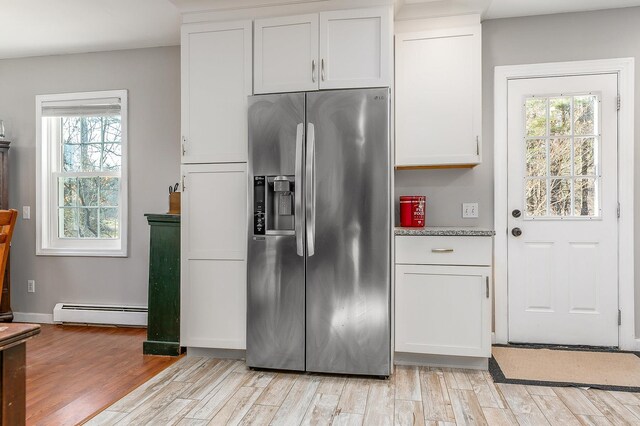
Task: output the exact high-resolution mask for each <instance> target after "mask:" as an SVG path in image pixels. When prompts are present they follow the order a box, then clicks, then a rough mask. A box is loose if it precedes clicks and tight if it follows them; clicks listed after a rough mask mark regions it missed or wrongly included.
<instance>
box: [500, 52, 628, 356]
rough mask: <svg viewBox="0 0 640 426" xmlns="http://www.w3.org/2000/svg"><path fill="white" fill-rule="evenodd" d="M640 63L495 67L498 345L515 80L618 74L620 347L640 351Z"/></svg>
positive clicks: (504, 307)
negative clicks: (639, 186)
mask: <svg viewBox="0 0 640 426" xmlns="http://www.w3.org/2000/svg"><path fill="white" fill-rule="evenodd" d="M634 62H635V61H634V58H617V59H603V60H592V61H575V62H552V63H543V64H525V65H513V66H498V67H495V74H494V132H495V135H494V226H495V230H496V236H495V253H494V255H495V265H494V269H495V270H494V277H495V278H494V286H495V293H494V294H495V301H494V306H495V342H496V343H507V342H508V332H509V327H508V320H509V317H508V289H507V287H508V286H507V280H508V278H507V264H508V263H507V250H508V248H507V213H506V212H507V210H508V209H507V177H508V173H507V125H508V124H507V88H508V83H509V80H515V79H523V78H536V77H560V76H567V75H589V74H603V73H615V74H618V93H619V94H620V99H621V102H620V111H619V112H618V201H619V202H620V219H619V221H618V253H619V255H618V300H619V302H618V303H619V304H618V306H619V309H620V311H621V325H620V327H619V330H618V333H619V339H618V342H619V347H620V349H623V350H629V351H638V350H640V339H638V338H637V337H636V330H635V309H636V306H635V276H634V214H635V212H634V207H633V204H634V192H633V191H634V189H633V187H634V93H635V92H634V78H635V71H634V67H635V63H634Z"/></svg>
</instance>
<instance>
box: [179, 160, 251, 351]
mask: <svg viewBox="0 0 640 426" xmlns="http://www.w3.org/2000/svg"><path fill="white" fill-rule="evenodd" d="M182 174H183V178H184V183H183V184H184V188H183V192H182V228H181V231H182V233H181V238H182V264H181V290H182V291H181V310H180V343H181V345H182V346H187V347H200V348H216V349H245V346H246V343H245V342H246V330H245V328H246V288H247V284H246V283H247V281H246V276H247V272H246V271H247V269H246V247H247V231H246V230H247V219H246V217H247V168H246V164H244V163H235V164H234V163H229V164H203V165H185V166H183V167H182Z"/></svg>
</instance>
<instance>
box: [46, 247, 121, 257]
mask: <svg viewBox="0 0 640 426" xmlns="http://www.w3.org/2000/svg"><path fill="white" fill-rule="evenodd" d="M36 256H69V257H129V256H128V255H127V251H126V250H76V249H60V248H55V249H37V250H36Z"/></svg>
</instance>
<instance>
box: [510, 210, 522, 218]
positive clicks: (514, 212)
mask: <svg viewBox="0 0 640 426" xmlns="http://www.w3.org/2000/svg"><path fill="white" fill-rule="evenodd" d="M521 215H522V212H521V211H520V210H518V209H515V210H514V211H512V212H511V216H513V217H520V216H521Z"/></svg>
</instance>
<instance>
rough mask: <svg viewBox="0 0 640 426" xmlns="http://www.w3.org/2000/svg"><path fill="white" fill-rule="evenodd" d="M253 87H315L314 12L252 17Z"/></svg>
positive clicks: (264, 89) (275, 90)
mask: <svg viewBox="0 0 640 426" xmlns="http://www.w3.org/2000/svg"><path fill="white" fill-rule="evenodd" d="M254 28H255V51H254V67H255V68H254V91H255V93H256V94H258V93H278V92H297V91H304V90H318V79H319V66H320V65H319V64H318V15H317V14H314V15H300V16H287V17H284V18H269V19H256V21H255V23H254Z"/></svg>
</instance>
